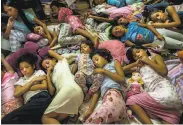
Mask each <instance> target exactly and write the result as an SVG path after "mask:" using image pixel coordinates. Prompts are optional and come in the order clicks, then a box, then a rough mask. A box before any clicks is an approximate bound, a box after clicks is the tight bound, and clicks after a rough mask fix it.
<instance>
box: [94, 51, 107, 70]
mask: <svg viewBox="0 0 183 125" xmlns="http://www.w3.org/2000/svg"><path fill="white" fill-rule="evenodd" d="M92 61H93V63H94V65H95V66H96V67H97V68H103V67H104V66H105V64H106V60H105V58H103V57H102V56H100V55H98V54H96V55H94V56H93V57H92Z"/></svg>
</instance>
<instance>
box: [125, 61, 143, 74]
mask: <svg viewBox="0 0 183 125" xmlns="http://www.w3.org/2000/svg"><path fill="white" fill-rule="evenodd" d="M139 64H140V60H137V61H136V62H134V63H131V64H129V65H126V66H123V67H122V68H123V71H124V72H127V71H129V70H131V69H132V68H134V67H137V66H138V65H139Z"/></svg>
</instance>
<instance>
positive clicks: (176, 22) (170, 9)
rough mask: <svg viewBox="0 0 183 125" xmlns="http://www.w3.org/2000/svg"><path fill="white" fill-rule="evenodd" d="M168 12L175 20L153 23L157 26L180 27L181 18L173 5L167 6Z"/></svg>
mask: <svg viewBox="0 0 183 125" xmlns="http://www.w3.org/2000/svg"><path fill="white" fill-rule="evenodd" d="M166 10H167V12H168V13H169V14H170V16H171V17H172V19H173V22H170V23H153V24H152V25H153V26H154V27H157V28H171V27H178V26H180V25H181V20H180V18H179V16H178V14H177V12H176V10H175V8H174V7H173V6H168V7H167V9H166Z"/></svg>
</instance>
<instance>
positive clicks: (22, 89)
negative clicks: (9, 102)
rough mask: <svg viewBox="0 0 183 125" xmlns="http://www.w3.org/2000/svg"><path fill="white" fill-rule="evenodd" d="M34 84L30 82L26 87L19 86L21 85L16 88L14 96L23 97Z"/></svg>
mask: <svg viewBox="0 0 183 125" xmlns="http://www.w3.org/2000/svg"><path fill="white" fill-rule="evenodd" d="M32 84H33V81H32V80H31V81H30V82H28V83H27V84H25V85H24V86H19V85H18V86H16V87H15V92H14V96H15V97H20V96H22V95H23V94H24V93H25V92H27V91H29V88H30V87H31V86H32Z"/></svg>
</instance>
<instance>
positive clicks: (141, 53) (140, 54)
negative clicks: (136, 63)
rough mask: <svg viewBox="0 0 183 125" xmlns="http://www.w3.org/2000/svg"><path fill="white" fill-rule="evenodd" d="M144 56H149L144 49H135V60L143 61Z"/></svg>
mask: <svg viewBox="0 0 183 125" xmlns="http://www.w3.org/2000/svg"><path fill="white" fill-rule="evenodd" d="M143 56H147V53H146V51H145V50H143V49H133V58H134V59H135V60H138V59H141V58H142V57H143Z"/></svg>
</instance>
